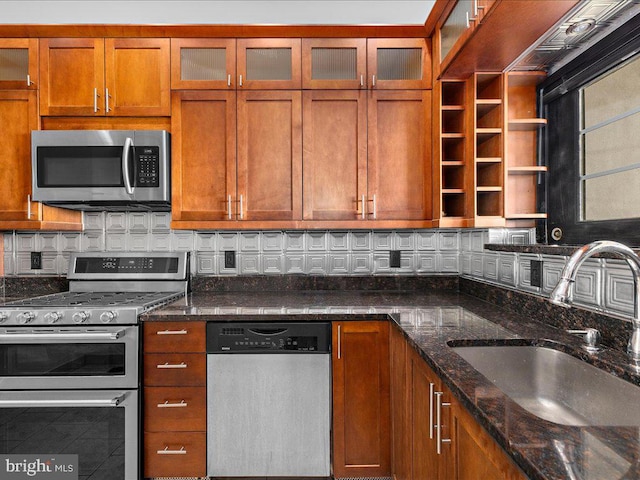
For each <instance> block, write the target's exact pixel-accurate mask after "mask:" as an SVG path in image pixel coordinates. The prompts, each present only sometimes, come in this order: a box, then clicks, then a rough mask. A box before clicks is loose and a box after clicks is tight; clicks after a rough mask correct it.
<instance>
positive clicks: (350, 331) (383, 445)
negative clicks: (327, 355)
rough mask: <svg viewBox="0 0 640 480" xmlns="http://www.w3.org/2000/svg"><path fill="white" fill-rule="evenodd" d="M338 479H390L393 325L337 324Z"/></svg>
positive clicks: (335, 417) (335, 414) (335, 404)
mask: <svg viewBox="0 0 640 480" xmlns="http://www.w3.org/2000/svg"><path fill="white" fill-rule="evenodd" d="M332 335H333V347H332V350H333V474H334V476H335V477H386V476H389V475H390V473H391V458H390V457H391V443H390V442H391V431H390V426H391V425H390V423H391V422H390V405H389V393H390V384H389V381H390V380H389V324H388V323H387V322H340V323H334V325H333V328H332Z"/></svg>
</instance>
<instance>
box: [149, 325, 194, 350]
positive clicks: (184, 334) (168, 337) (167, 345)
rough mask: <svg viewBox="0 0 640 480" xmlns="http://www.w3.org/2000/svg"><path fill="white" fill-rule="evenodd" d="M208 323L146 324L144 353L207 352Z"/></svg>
mask: <svg viewBox="0 0 640 480" xmlns="http://www.w3.org/2000/svg"><path fill="white" fill-rule="evenodd" d="M205 326H206V322H146V323H144V345H143V348H144V351H145V353H147V352H205V351H206V334H205V331H206V329H205Z"/></svg>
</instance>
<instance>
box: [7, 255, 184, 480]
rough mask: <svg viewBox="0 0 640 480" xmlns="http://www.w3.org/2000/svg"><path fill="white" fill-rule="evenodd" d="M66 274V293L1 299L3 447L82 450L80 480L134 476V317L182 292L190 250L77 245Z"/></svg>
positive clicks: (38, 451)
mask: <svg viewBox="0 0 640 480" xmlns="http://www.w3.org/2000/svg"><path fill="white" fill-rule="evenodd" d="M69 272H70V273H69V275H68V277H69V280H70V290H69V291H68V292H63V293H58V294H53V295H46V296H42V297H36V298H32V299H27V300H21V301H16V302H9V303H6V304H4V305H1V306H0V322H1V327H0V455H9V454H21V455H49V456H54V455H62V454H72V455H78V467H79V472H78V473H79V478H82V479H83V480H85V479H86V480H88V479H98V478H109V479H112V480H138V479H139V478H140V455H139V450H140V439H139V434H140V433H139V432H140V429H139V424H140V417H139V411H140V405H141V404H140V395H139V387H140V365H139V356H140V334H139V326H138V322H139V320H138V316H139V315H140V314H141V313H144V312H147V311H149V310H151V309H153V308H155V307H158V306H160V305H164V304H166V303H168V302H170V301H173V300H175V299H177V298H180V297H181V296H183V295H184V293H185V290H186V288H187V285H188V281H187V278H188V272H189V266H188V256H187V254H186V253H151V254H147V253H124V252H123V253H108V254H107V253H103V252H100V253H75V254H72V255H71V259H70V266H69ZM1 473H2V470H1V465H0V476H2V475H1Z"/></svg>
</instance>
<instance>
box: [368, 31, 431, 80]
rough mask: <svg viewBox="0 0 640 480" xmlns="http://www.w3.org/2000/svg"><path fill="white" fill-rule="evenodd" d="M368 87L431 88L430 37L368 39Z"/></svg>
mask: <svg viewBox="0 0 640 480" xmlns="http://www.w3.org/2000/svg"><path fill="white" fill-rule="evenodd" d="M367 68H368V75H369V78H368V82H369V83H368V84H369V88H375V89H403V90H404V89H425V88H431V40H430V39H428V38H427V39H425V38H393V39H391V38H390V39H387V38H378V39H369V40H367Z"/></svg>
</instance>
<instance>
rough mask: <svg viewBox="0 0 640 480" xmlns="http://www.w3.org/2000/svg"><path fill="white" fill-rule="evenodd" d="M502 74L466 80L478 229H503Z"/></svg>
mask: <svg viewBox="0 0 640 480" xmlns="http://www.w3.org/2000/svg"><path fill="white" fill-rule="evenodd" d="M502 80H503V75H502V74H501V73H475V74H474V75H472V76H471V77H470V79H469V82H470V85H469V87H470V88H469V91H470V93H472V94H473V97H472V99H471V101H470V102H469V104H470V105H473V108H474V117H473V135H474V142H473V149H474V151H473V161H474V166H475V169H474V171H473V173H474V176H475V181H474V190H475V209H474V219H473V224H474V226H477V227H494V226H503V225H504V224H505V219H504V208H503V205H504V195H505V191H504V183H505V182H504V180H505V174H504V142H505V136H504V102H503V82H502Z"/></svg>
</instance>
